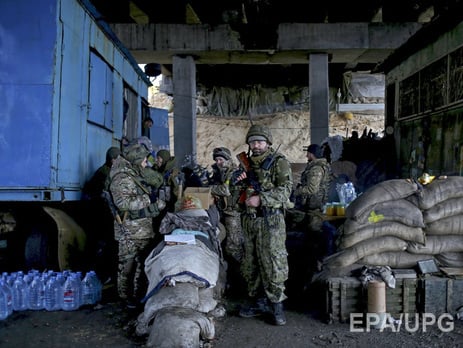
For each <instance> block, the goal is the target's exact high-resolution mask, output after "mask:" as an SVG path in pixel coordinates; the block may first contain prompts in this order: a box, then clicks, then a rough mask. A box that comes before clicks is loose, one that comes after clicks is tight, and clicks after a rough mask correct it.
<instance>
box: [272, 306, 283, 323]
mask: <svg viewBox="0 0 463 348" xmlns="http://www.w3.org/2000/svg"><path fill="white" fill-rule="evenodd" d="M272 309H273V319H274V324H275V325H285V324H286V317H285V312H284V310H283V302H276V303H272Z"/></svg>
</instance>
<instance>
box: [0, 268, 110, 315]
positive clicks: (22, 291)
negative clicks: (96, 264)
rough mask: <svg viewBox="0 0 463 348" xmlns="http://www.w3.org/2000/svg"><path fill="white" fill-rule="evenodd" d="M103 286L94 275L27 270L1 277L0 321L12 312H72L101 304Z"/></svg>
mask: <svg viewBox="0 0 463 348" xmlns="http://www.w3.org/2000/svg"><path fill="white" fill-rule="evenodd" d="M101 293H102V284H101V282H100V280H99V278H98V276H97V274H96V272H95V271H88V272H87V273H86V274H85V276H84V277H82V272H72V271H69V270H66V271H63V272H55V271H44V272H40V271H37V270H30V271H29V272H27V273H25V272H23V271H18V272H13V273H7V272H3V273H2V274H1V276H0V320H3V319H6V318H7V317H8V316H9V315H11V313H13V311H25V310H47V311H59V310H64V311H74V310H77V309H79V308H80V307H81V306H85V305H94V304H96V303H98V302H99V301H100V300H101Z"/></svg>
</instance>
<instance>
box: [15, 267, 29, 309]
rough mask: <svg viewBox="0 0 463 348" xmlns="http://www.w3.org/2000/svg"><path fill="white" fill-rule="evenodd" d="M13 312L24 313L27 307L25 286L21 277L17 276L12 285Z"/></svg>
mask: <svg viewBox="0 0 463 348" xmlns="http://www.w3.org/2000/svg"><path fill="white" fill-rule="evenodd" d="M12 291H13V310H15V311H25V310H27V309H28V307H29V300H28V295H27V284H26V281H25V280H24V277H23V276H22V275H17V276H16V280H15V281H14V283H13V288H12Z"/></svg>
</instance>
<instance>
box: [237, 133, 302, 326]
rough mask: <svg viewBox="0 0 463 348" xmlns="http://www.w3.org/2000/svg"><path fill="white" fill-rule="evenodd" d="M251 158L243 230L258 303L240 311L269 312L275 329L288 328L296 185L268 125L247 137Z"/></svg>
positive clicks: (245, 176)
mask: <svg viewBox="0 0 463 348" xmlns="http://www.w3.org/2000/svg"><path fill="white" fill-rule="evenodd" d="M246 143H247V144H248V145H249V150H250V153H251V156H250V157H249V166H250V168H248V169H247V170H246V171H244V172H243V173H242V174H241V175H240V176H239V178H238V179H239V180H241V182H242V183H243V185H245V187H246V190H245V191H244V193H245V194H244V197H243V199H240V202H242V204H243V213H242V226H243V233H244V258H243V263H242V268H241V270H242V273H243V277H244V278H245V280H246V282H247V285H248V295H249V296H250V297H251V298H253V299H254V301H255V302H254V303H252V304H251V305H250V306H243V307H242V308H241V310H240V315H241V316H242V317H252V316H256V315H261V314H264V313H266V312H269V313H271V314H272V315H273V319H274V322H273V323H274V324H275V325H284V324H286V318H285V314H284V310H283V301H284V300H285V299H286V298H287V296H286V295H285V281H286V280H287V279H288V258H287V256H288V253H287V250H286V225H285V219H284V209H285V208H289V207H291V202H290V201H289V197H290V194H291V189H292V186H293V178H292V171H291V166H290V163H289V161H288V160H287V159H286V158H285V157H284V156H283V155H282V154H280V153H278V152H276V151H275V150H274V149H273V148H272V147H271V145H272V135H271V133H270V130H269V129H268V128H267V127H265V126H260V125H252V126H251V127H250V128H249V130H248V132H247V134H246Z"/></svg>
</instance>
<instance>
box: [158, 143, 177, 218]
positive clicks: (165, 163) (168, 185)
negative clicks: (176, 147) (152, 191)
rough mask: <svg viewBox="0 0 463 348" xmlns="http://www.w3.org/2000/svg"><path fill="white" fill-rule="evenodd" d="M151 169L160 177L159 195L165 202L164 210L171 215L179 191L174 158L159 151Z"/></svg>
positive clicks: (165, 151) (166, 152) (167, 153)
mask: <svg viewBox="0 0 463 348" xmlns="http://www.w3.org/2000/svg"><path fill="white" fill-rule="evenodd" d="M153 169H154V170H155V171H156V172H158V173H160V174H161V175H162V178H163V179H162V180H163V183H162V185H161V187H160V195H161V196H162V197H163V198H164V199H165V201H166V204H167V209H166V210H167V211H169V212H171V213H172V212H174V211H175V204H176V203H177V197H178V195H179V189H180V188H179V185H180V180H179V170H178V169H177V167H176V163H175V156H171V154H170V152H169V151H168V150H165V149H162V150H159V151H158V152H157V154H156V163H155V165H154V167H153Z"/></svg>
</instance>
